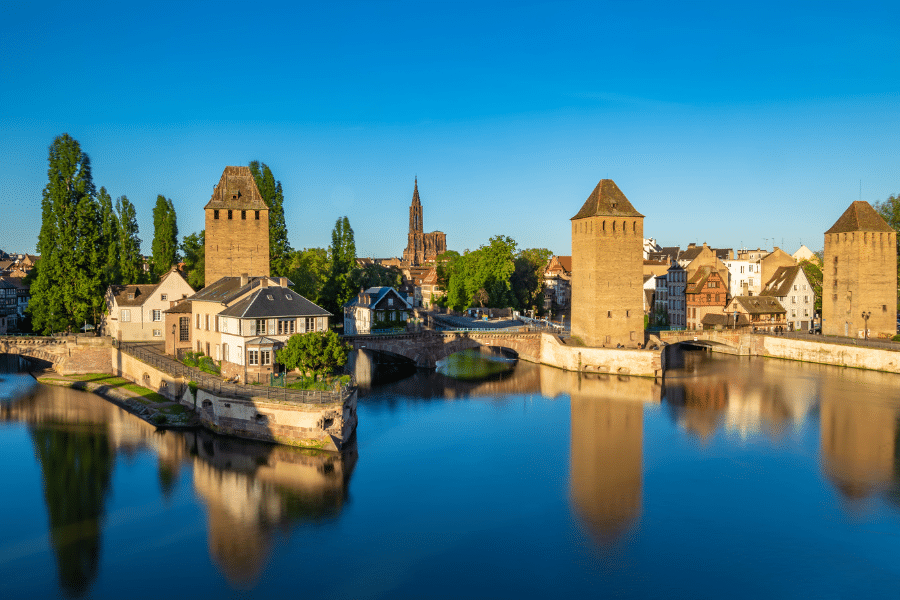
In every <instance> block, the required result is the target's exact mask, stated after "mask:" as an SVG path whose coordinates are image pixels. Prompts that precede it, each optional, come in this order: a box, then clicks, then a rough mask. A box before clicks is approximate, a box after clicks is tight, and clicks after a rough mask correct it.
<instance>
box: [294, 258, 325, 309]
mask: <svg viewBox="0 0 900 600" xmlns="http://www.w3.org/2000/svg"><path fill="white" fill-rule="evenodd" d="M330 273H331V261H330V260H329V258H328V250H326V249H325V248H305V249H303V250H294V251H292V252H291V261H290V264H289V267H288V279H290V280H291V281H292V282H293V283H294V291H296V292H297V293H298V294H300V295H302V296H303V297H304V298H306V299H307V300H309V301H310V302H314V303H316V304H319V305H322V303H323V302H324V300H323V297H324V296H323V294H324V291H325V285H326V284H327V283H328V277H329V275H330Z"/></svg>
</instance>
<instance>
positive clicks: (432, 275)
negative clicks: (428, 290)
mask: <svg viewBox="0 0 900 600" xmlns="http://www.w3.org/2000/svg"><path fill="white" fill-rule="evenodd" d="M437 282H438V278H437V269H431V270H430V271H428V275H426V276H425V278H424V279H423V280H422V285H437Z"/></svg>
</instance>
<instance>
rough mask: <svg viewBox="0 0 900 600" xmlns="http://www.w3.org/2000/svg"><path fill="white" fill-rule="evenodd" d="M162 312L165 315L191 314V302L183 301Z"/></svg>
mask: <svg viewBox="0 0 900 600" xmlns="http://www.w3.org/2000/svg"><path fill="white" fill-rule="evenodd" d="M163 312H164V313H166V314H176V313H178V314H191V301H190V300H183V301H181V302H179V303H178V304H176V305H175V306H173V307H172V308H169V309H167V310H164V311H163Z"/></svg>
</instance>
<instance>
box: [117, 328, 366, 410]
mask: <svg viewBox="0 0 900 600" xmlns="http://www.w3.org/2000/svg"><path fill="white" fill-rule="evenodd" d="M118 347H119V349H120V350H121V351H122V352H125V353H126V354H129V355H131V356H133V357H135V358H137V359H138V360H140V361H143V362H145V363H147V364H149V365H151V366H152V367H154V368H156V369H159V370H160V371H163V372H164V373H168V374H169V375H173V376H176V377H184V378H185V379H187V380H188V381H193V382H194V383H196V384H197V387H198V388H200V389H203V390H206V391H208V392H210V393H213V394H216V395H217V396H222V395H227V396H232V397H237V398H248V399H249V398H263V397H264V398H266V399H268V400H281V401H284V402H302V403H310V404H335V403H338V402H343V400H344V399H345V398H346V397H347V395H349V394H350V393H351V392H352V391H353V387H354V382H353V379H352V376H351V380H350V383H349V384H346V385H342V386H341V387H340V389H339V390H337V391H321V390H295V389H291V388H283V387H271V386H266V385H244V384H242V383H229V382H227V381H224V380H222V379H221V378H219V377H216V376H214V375H211V374H209V373H205V372H204V371H200V370H199V369H194V368H193V367H189V366H187V365H184V364H182V363H180V362H178V361H176V360H173V359H172V358H169V357H168V356H166V355H164V354H159V352H157V351H155V350H153V348H152V347H150V346H148V345H145V344H132V343H119V344H118Z"/></svg>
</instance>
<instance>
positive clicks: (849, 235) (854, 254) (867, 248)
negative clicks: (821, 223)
mask: <svg viewBox="0 0 900 600" xmlns="http://www.w3.org/2000/svg"><path fill="white" fill-rule="evenodd" d="M824 258H825V264H824V265H822V333H824V334H825V335H842V336H849V337H864V336H865V329H866V324H867V323H866V321H867V320H868V328H869V337H870V338H873V337H874V338H878V337H891V336H893V335H895V334H896V332H897V324H896V322H895V321H896V318H897V233H896V232H895V231H894V229H893V228H892V227H891V226H890V225H888V224H887V223H886V222H885V220H884V219H882V218H881V215H879V214H878V213H877V212H875V209H874V208H872V206H871V205H870V204H869V203H868V202H864V201H857V202H854V203H853V204H851V205H850V207H849V208H848V209H847V210H845V211H844V214H843V215H841V218H840V219H838V220H837V222H836V223H835V224H834V225H832V227H831V229H829V230H828V231H826V232H825V257H824ZM863 314H866V315H867V317H868V319H866V318H865V317H863Z"/></svg>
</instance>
